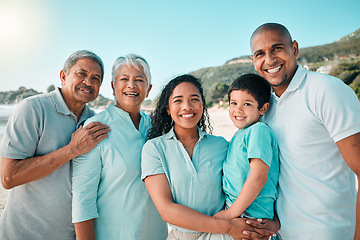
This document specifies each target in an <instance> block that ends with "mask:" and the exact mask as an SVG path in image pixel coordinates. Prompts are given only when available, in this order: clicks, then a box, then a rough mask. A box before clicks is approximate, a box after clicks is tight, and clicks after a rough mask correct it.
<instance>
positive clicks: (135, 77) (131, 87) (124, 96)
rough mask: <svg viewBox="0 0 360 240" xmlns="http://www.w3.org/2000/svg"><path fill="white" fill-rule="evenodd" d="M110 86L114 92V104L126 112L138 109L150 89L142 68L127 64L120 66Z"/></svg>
mask: <svg viewBox="0 0 360 240" xmlns="http://www.w3.org/2000/svg"><path fill="white" fill-rule="evenodd" d="M111 86H112V88H113V90H114V92H115V96H116V106H117V107H119V108H121V109H123V110H125V111H127V112H134V111H140V106H141V103H142V102H143V101H144V99H145V98H146V97H147V96H148V94H149V92H150V89H151V85H149V83H148V80H147V79H146V76H145V74H144V72H143V71H142V68H140V70H138V69H136V68H135V67H134V66H131V67H130V68H129V67H128V66H127V65H124V66H122V67H121V68H120V70H119V72H118V74H117V75H116V78H115V81H114V82H112V83H111Z"/></svg>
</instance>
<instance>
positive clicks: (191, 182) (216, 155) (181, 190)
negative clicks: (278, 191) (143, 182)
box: [141, 129, 228, 232]
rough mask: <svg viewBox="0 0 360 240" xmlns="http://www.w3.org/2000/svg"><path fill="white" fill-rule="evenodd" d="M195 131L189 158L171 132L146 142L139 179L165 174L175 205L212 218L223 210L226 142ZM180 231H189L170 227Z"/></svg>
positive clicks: (172, 131)
mask: <svg viewBox="0 0 360 240" xmlns="http://www.w3.org/2000/svg"><path fill="white" fill-rule="evenodd" d="M198 131H199V137H200V138H199V140H198V142H197V143H196V145H195V147H194V151H193V156H192V159H191V158H190V157H189V155H188V153H187V152H186V150H185V148H184V146H183V145H182V143H181V142H180V141H179V140H177V138H176V135H175V133H174V130H173V129H171V130H170V131H169V132H168V133H167V134H165V135H163V136H160V137H157V138H154V139H151V140H149V141H147V142H146V144H145V145H144V148H143V152H142V166H141V168H142V176H141V178H142V179H145V178H146V177H147V176H151V175H157V174H165V175H166V177H167V179H168V181H169V184H170V188H171V193H172V196H173V199H174V202H175V203H178V204H182V205H184V206H187V207H190V208H192V209H195V210H197V211H199V212H201V213H203V214H206V215H209V216H212V215H214V214H215V213H217V212H219V211H220V210H222V209H223V207H224V200H225V198H224V194H223V192H222V188H221V177H222V165H223V162H224V160H225V159H226V153H227V146H228V142H227V141H226V140H225V139H224V138H222V137H217V136H212V135H208V134H206V133H204V132H202V131H201V130H200V129H198ZM173 227H174V228H175V229H176V230H178V231H181V232H193V231H190V230H187V229H182V228H180V227H177V226H173Z"/></svg>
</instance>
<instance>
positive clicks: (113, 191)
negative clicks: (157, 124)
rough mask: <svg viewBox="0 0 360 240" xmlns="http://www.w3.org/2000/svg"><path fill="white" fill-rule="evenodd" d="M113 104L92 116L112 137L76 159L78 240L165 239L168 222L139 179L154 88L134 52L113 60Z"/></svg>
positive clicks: (75, 210) (74, 162)
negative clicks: (148, 101) (148, 105)
mask: <svg viewBox="0 0 360 240" xmlns="http://www.w3.org/2000/svg"><path fill="white" fill-rule="evenodd" d="M111 87H112V89H113V95H114V96H115V102H116V103H115V105H110V106H109V107H108V108H107V109H106V110H104V111H102V112H101V113H99V114H97V115H96V116H94V117H92V118H90V119H89V120H87V121H86V123H85V124H89V123H90V122H93V121H100V122H102V123H104V124H107V125H109V126H110V128H111V132H110V133H109V137H108V138H107V139H105V140H103V141H102V142H101V143H99V144H98V145H97V146H96V147H95V148H94V149H93V150H92V151H90V152H89V153H87V154H84V155H81V156H79V157H77V158H75V159H74V160H73V178H72V179H73V188H72V192H73V210H72V211H73V214H72V215H73V223H74V224H75V231H76V237H77V239H78V240H82V239H86V240H90V239H101V240H102V239H126V240H145V239H147V240H161V239H165V238H166V236H167V226H166V223H165V222H164V221H162V219H161V217H160V215H159V213H158V212H157V210H156V208H155V206H154V204H153V202H152V200H151V198H150V196H149V194H148V192H147V190H146V188H145V185H144V183H143V182H142V181H141V177H140V175H141V164H140V161H141V150H142V147H143V145H144V143H145V139H146V136H147V132H148V129H149V128H150V125H151V123H150V122H151V121H150V117H149V116H148V115H146V114H145V113H144V112H142V111H140V106H141V103H142V102H143V101H144V99H145V97H147V96H148V94H149V91H150V89H151V76H150V68H149V65H148V63H147V61H146V60H145V59H144V58H142V57H140V56H137V55H134V54H130V55H127V56H125V57H119V58H118V59H116V60H115V63H114V65H113V71H112V82H111Z"/></svg>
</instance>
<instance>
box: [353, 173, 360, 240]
mask: <svg viewBox="0 0 360 240" xmlns="http://www.w3.org/2000/svg"><path fill="white" fill-rule="evenodd" d="M358 189H360V182H359V178H358ZM359 239H360V194H359V193H358V194H357V199H356V228H355V235H354V240H359Z"/></svg>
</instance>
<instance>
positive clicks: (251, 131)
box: [223, 122, 279, 219]
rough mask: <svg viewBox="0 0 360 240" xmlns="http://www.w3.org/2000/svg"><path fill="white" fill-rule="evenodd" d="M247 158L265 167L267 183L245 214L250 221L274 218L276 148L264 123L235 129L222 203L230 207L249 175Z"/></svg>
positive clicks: (277, 159)
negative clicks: (248, 216) (266, 167)
mask: <svg viewBox="0 0 360 240" xmlns="http://www.w3.org/2000/svg"><path fill="white" fill-rule="evenodd" d="M251 158H260V159H261V160H262V161H264V163H266V165H268V166H269V173H268V180H267V182H266V184H265V186H264V187H263V189H262V190H261V191H260V193H259V195H258V197H257V198H256V199H255V201H254V202H253V203H252V204H250V206H249V207H248V208H247V209H246V210H245V211H246V213H247V214H248V215H250V216H251V217H254V218H270V219H272V218H273V217H274V202H275V200H276V198H277V189H276V188H277V185H278V179H279V154H278V144H277V141H276V138H275V135H274V134H273V132H272V131H271V129H270V128H269V127H268V126H266V125H265V124H264V123H260V122H259V123H255V124H253V125H251V126H249V127H247V128H244V129H239V130H238V131H237V133H236V134H235V135H234V137H233V138H232V139H231V142H230V145H229V150H228V155H227V159H226V161H225V162H224V169H223V171H224V177H223V189H224V192H225V194H226V201H227V202H228V203H230V204H233V203H234V202H235V200H236V198H237V197H238V195H239V193H240V191H241V189H242V187H243V186H244V183H245V181H246V179H247V178H248V177H249V175H250V161H249V159H251Z"/></svg>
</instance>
